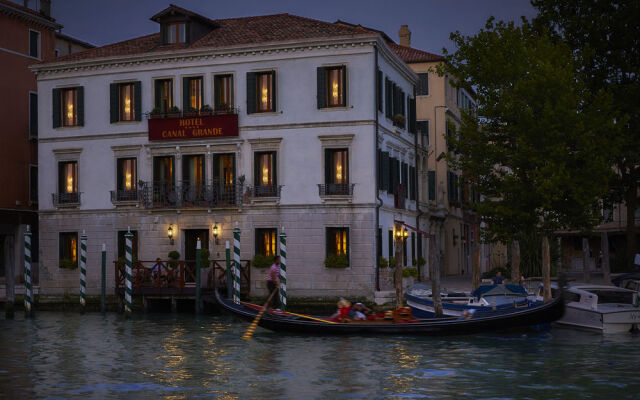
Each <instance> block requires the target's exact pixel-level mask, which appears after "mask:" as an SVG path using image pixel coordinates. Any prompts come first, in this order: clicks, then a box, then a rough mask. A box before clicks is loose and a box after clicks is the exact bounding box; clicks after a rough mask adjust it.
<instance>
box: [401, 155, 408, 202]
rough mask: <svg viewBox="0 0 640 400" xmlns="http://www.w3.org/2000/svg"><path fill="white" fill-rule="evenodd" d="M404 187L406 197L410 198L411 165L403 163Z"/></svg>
mask: <svg viewBox="0 0 640 400" xmlns="http://www.w3.org/2000/svg"><path fill="white" fill-rule="evenodd" d="M402 186H404V197H405V198H406V199H407V198H409V165H408V164H406V163H402Z"/></svg>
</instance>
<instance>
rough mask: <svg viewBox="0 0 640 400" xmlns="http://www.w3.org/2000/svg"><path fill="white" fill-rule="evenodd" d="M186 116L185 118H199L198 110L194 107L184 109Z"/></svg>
mask: <svg viewBox="0 0 640 400" xmlns="http://www.w3.org/2000/svg"><path fill="white" fill-rule="evenodd" d="M184 116H185V117H197V116H198V110H196V109H195V108H193V107H187V108H185V109H184Z"/></svg>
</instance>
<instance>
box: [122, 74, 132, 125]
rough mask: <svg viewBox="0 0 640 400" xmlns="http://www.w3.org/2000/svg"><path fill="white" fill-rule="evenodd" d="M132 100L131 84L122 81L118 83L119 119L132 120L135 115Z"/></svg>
mask: <svg viewBox="0 0 640 400" xmlns="http://www.w3.org/2000/svg"><path fill="white" fill-rule="evenodd" d="M134 107H135V105H134V102H133V84H132V83H124V84H121V85H120V121H133V120H134V118H135V116H134V113H133V110H134Z"/></svg>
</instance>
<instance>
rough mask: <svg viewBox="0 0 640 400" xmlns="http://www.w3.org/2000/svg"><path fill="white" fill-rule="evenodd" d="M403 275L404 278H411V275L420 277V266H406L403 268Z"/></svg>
mask: <svg viewBox="0 0 640 400" xmlns="http://www.w3.org/2000/svg"><path fill="white" fill-rule="evenodd" d="M402 277H403V278H410V277H414V278H417V277H418V268H413V267H408V268H404V269H403V270H402Z"/></svg>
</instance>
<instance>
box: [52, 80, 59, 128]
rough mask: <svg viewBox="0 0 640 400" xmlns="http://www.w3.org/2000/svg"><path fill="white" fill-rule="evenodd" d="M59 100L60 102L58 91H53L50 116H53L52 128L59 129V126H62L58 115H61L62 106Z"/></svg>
mask: <svg viewBox="0 0 640 400" xmlns="http://www.w3.org/2000/svg"><path fill="white" fill-rule="evenodd" d="M60 100H61V99H60V89H53V91H52V102H51V109H52V115H53V127H54V128H60V126H61V125H62V118H61V117H62V116H61V115H60V114H61V113H62V110H61V107H62V104H61V102H60Z"/></svg>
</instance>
